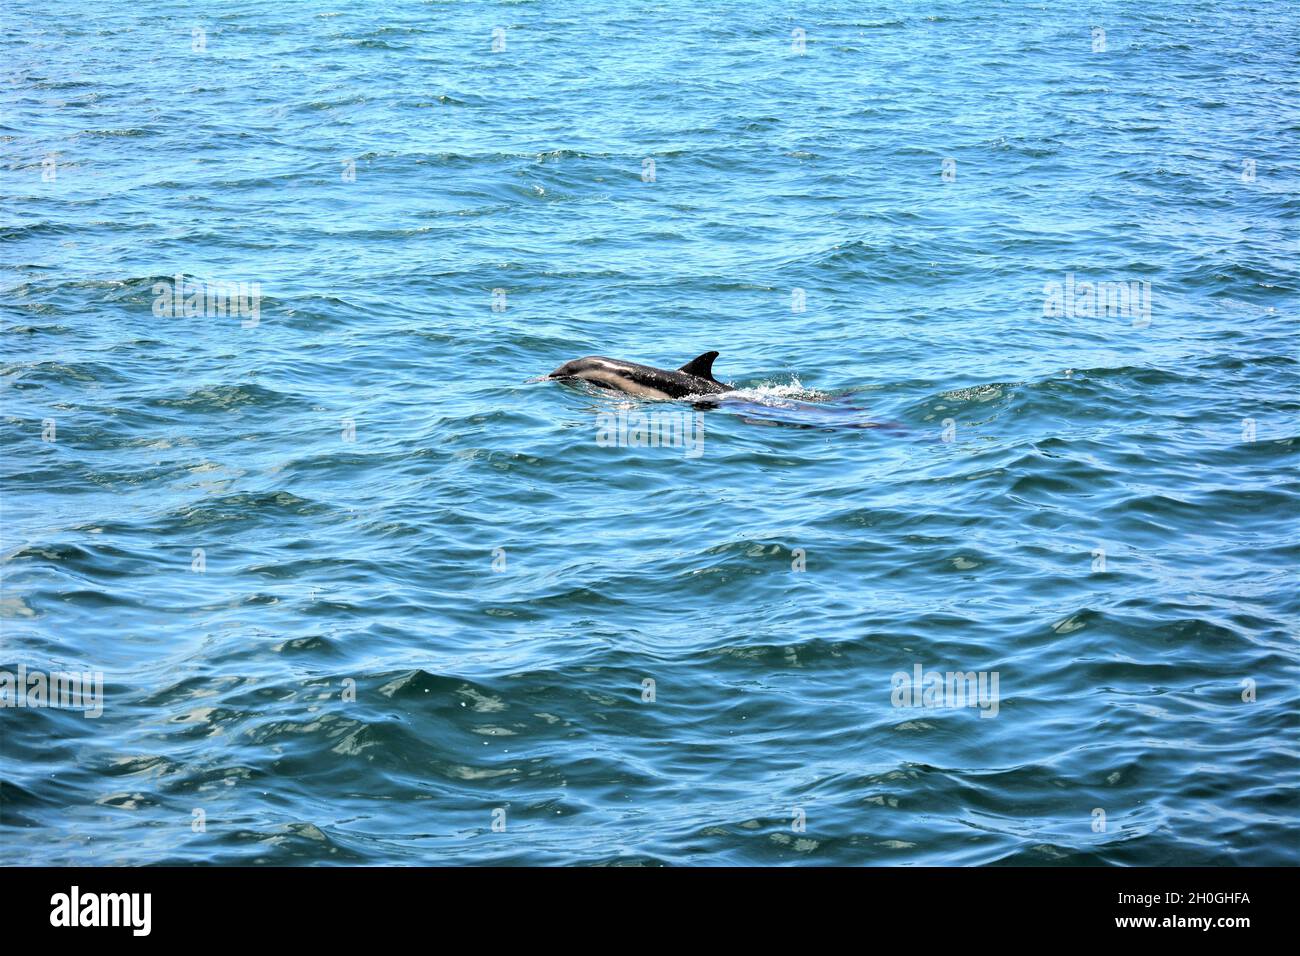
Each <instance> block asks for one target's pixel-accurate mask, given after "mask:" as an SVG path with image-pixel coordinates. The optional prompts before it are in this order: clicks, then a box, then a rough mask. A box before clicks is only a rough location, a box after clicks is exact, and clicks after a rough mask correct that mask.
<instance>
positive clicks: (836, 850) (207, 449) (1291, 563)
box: [0, 0, 1300, 865]
mask: <svg viewBox="0 0 1300 956" xmlns="http://www.w3.org/2000/svg"><path fill="white" fill-rule="evenodd" d="M1064 6H1070V7H1074V8H1073V9H1063V7H1064ZM1294 13H1295V11H1294V7H1293V6H1292V5H1291V4H1289V3H1286V2H1282V0H1261V2H1258V3H1252V4H1246V5H1228V6H1224V5H1221V4H1216V3H1213V2H1208V0H1207V2H1191V0H1167V2H1155V3H1145V4H1134V3H1124V2H1095V3H1088V4H1083V5H1079V6H1077V7H1075V5H1057V4H1049V3H1042V4H1020V3H997V2H992V0H964V2H960V3H959V2H950V0H937V2H896V3H887V4H886V3H847V2H827V3H819V4H810V3H795V4H777V3H770V2H745V3H740V2H719V3H705V4H698V3H686V2H677V0H669V2H661V3H652V4H630V5H629V4H604V3H596V2H591V0H556V2H548V3H543V2H516V3H487V2H463V3H461V2H457V3H452V2H447V3H439V2H414V0H401V2H382V3H367V4H340V5H337V6H335V7H332V8H331V7H315V6H312V5H308V4H301V3H292V2H258V3H253V2H231V3H222V4H210V5H204V6H203V7H202V8H196V7H195V6H193V5H191V4H186V3H169V2H149V0H146V2H141V3H133V4H120V5H119V4H91V3H72V4H66V5H60V6H59V7H58V8H57V9H51V8H50V7H48V5H45V4H37V3H33V2H30V0H6V2H5V3H4V4H3V19H4V26H5V29H4V31H3V39H2V40H0V60H3V62H4V64H5V67H4V71H5V76H6V78H5V82H4V83H3V84H0V126H2V129H0V133H2V134H3V135H0V159H3V162H2V163H0V184H2V185H0V194H2V195H3V196H4V197H5V199H4V202H3V206H2V211H0V215H2V216H3V219H2V220H0V238H2V239H3V242H2V243H0V254H2V256H3V270H2V272H0V283H2V285H0V288H2V290H3V292H2V295H0V310H2V319H0V321H2V323H3V337H2V341H3V344H4V368H3V386H2V387H0V388H2V390H0V396H2V398H0V401H2V416H0V418H2V428H0V434H2V439H0V440H2V441H3V465H2V468H3V500H2V507H3V511H2V528H0V551H2V555H3V565H2V566H0V567H2V570H3V578H2V584H3V593H2V595H0V598H2V600H0V609H2V611H3V622H2V630H0V635H2V643H0V671H3V672H5V673H9V674H14V675H16V674H17V673H18V672H19V669H20V668H22V669H23V670H24V673H27V674H29V675H30V673H32V672H35V673H44V674H48V675H52V674H54V673H55V672H71V671H76V672H79V673H80V672H85V673H88V674H102V681H103V684H102V698H101V699H100V700H99V704H100V705H101V706H102V713H101V714H99V715H98V716H86V713H85V712H84V711H79V710H77V709H76V708H75V707H71V706H63V707H48V706H25V707H22V708H16V707H15V708H10V709H4V710H0V755H2V756H3V768H4V771H3V774H2V775H0V777H2V780H0V847H2V848H3V850H4V854H5V858H6V859H7V860H8V861H11V862H18V863H33V864H34V863H81V864H86V863H96V864H144V863H191V862H193V863H218V864H254V863H272V864H286V863H304V864H307V863H326V864H329V863H340V864H342V863H365V864H376V863H394V864H417V863H432V864H443V863H512V864H572V863H583V864H801V863H803V864H879V865H927V864H928V865H933V864H943V865H966V864H991V863H1003V864H1006V863H1010V864H1037V863H1042V864H1102V863H1105V864H1175V863H1177V864H1278V863H1282V864H1294V863H1296V862H1297V861H1298V859H1300V852H1298V851H1297V847H1298V846H1300V840H1298V839H1297V836H1298V834H1300V798H1298V797H1297V783H1298V782H1300V774H1298V773H1297V767H1298V763H1297V730H1298V729H1300V685H1298V684H1297V677H1298V676H1300V672H1298V670H1297V667H1296V658H1297V636H1298V634H1300V630H1298V627H1297V620H1298V618H1300V597H1298V596H1297V595H1298V594H1300V588H1297V574H1296V567H1297V560H1298V559H1300V533H1298V524H1297V511H1298V509H1297V505H1298V503H1300V479H1298V478H1297V470H1296V465H1297V440H1298V439H1300V430H1298V428H1297V412H1298V411H1300V399H1298V389H1297V385H1298V384H1300V375H1298V374H1297V373H1298V371H1300V366H1298V364H1297V362H1298V359H1300V354H1298V352H1297V287H1298V284H1300V283H1298V282H1297V275H1296V261H1297V255H1296V254H1297V251H1298V244H1297V232H1296V222H1297V214H1298V213H1300V199H1298V194H1300V165H1298V163H1297V159H1296V154H1295V145H1296V141H1297V133H1300V113H1298V112H1297V108H1296V104H1297V103H1300V80H1298V78H1297V59H1296V54H1297V50H1298V49H1300V27H1298V26H1297V19H1296V17H1295V15H1294ZM177 276H181V277H183V278H181V280H180V288H181V292H182V299H181V301H180V302H179V303H177V302H175V301H174V300H173V297H172V293H173V292H174V291H175V289H176V287H177V278H176V277H177ZM1100 283H1105V285H1102V286H1100V288H1099V287H1098V284H1100ZM241 284H242V285H241ZM196 289H197V290H201V291H202V292H203V293H204V294H203V295H202V296H194V295H193V291H194V290H196ZM213 290H215V294H211V293H213ZM222 290H227V291H230V290H235V297H234V299H233V300H225V299H223V298H222V295H223V294H224V293H222ZM186 294H189V295H190V296H191V299H190V301H192V302H193V307H192V308H186V306H187V305H188V304H189V303H188V302H187V301H186V299H185V295H186ZM241 294H242V296H243V297H242V298H241V297H240V295H241ZM200 298H201V301H200ZM218 306H221V308H218ZM227 306H228V307H227ZM241 306H242V308H241ZM708 350H718V351H719V352H720V353H721V354H720V357H719V358H718V360H717V364H716V366H715V372H716V374H717V375H718V377H719V378H721V379H723V380H724V381H727V382H730V383H732V384H734V385H735V386H737V389H738V391H737V392H736V393H735V394H732V395H730V396H728V397H727V398H726V399H724V400H723V401H721V402H718V403H715V404H712V405H707V406H705V405H699V404H696V403H691V402H649V401H640V400H636V399H631V398H628V397H626V396H616V395H614V394H612V393H607V392H601V391H599V390H597V389H591V388H588V387H584V386H574V385H567V384H561V383H558V382H554V381H546V380H544V379H542V376H544V375H545V374H546V373H547V372H549V371H550V370H551V369H553V368H555V367H556V366H557V365H559V364H560V363H561V362H563V361H566V360H568V359H571V358H575V357H577V356H581V355H586V354H592V353H596V354H603V355H609V356H614V357H618V358H625V359H631V360H635V361H639V362H645V363H648V364H652V365H659V366H664V367H673V368H675V367H677V366H678V365H681V364H682V363H684V362H686V361H687V360H688V359H690V358H692V357H694V356H695V355H697V354H700V353H702V352H705V351H708ZM668 428H674V429H675V431H666V430H665V429H668ZM642 437H645V438H651V439H653V440H655V441H658V442H659V443H658V444H650V445H643V444H641V443H640V440H641V438H642ZM679 439H681V440H679ZM931 672H936V673H938V674H939V675H940V679H941V680H942V681H943V686H942V688H939V690H941V691H942V692H941V693H939V694H938V695H937V696H935V695H931V696H929V697H927V696H926V694H925V690H926V689H927V688H928V689H931V690H934V689H935V685H934V684H933V682H932V681H930V679H929V678H928V677H927V675H928V674H930V673H931ZM949 673H954V674H958V673H959V674H979V675H982V680H983V683H982V684H981V683H979V682H978V681H976V682H974V683H970V684H966V683H964V680H965V678H963V677H957V678H955V680H954V682H953V686H954V687H955V688H956V689H957V690H960V689H962V688H963V687H969V688H976V687H978V688H979V689H980V690H981V691H982V692H983V693H982V696H979V697H977V699H976V705H975V706H969V704H970V701H969V699H965V700H963V699H961V698H960V697H954V695H953V694H952V693H951V692H950V691H951V688H950V687H949V682H948V681H947V677H946V675H947V674H949ZM918 674H919V678H920V679H919V681H916V675H918ZM92 683H93V682H92ZM914 683H915V684H917V685H918V686H913V684H914ZM27 686H28V685H26V684H24V690H26V688H27ZM914 691H916V693H913V692H914ZM18 697H19V690H18V688H17V687H16V686H12V687H11V688H10V696H9V697H8V698H6V700H7V702H10V703H17V701H18ZM26 702H28V703H30V702H31V700H30V699H29V700H27V701H26ZM36 702H37V703H39V699H37V701H36ZM83 703H84V701H83ZM927 703H929V704H933V705H935V706H926V704H927Z"/></svg>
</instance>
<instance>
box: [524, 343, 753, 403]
mask: <svg viewBox="0 0 1300 956" xmlns="http://www.w3.org/2000/svg"><path fill="white" fill-rule="evenodd" d="M717 357H718V353H717V352H705V353H704V354H703V355H700V356H697V357H696V358H693V359H691V360H690V361H689V362H687V363H686V364H685V365H683V366H682V367H681V368H679V369H677V370H676V371H670V370H668V369H663V368H654V367H653V366H650V365H638V364H637V363H636V362H624V361H622V360H621V359H612V358H605V357H604V356H603V355H588V356H585V357H584V358H580V359H574V360H573V361H572V362H565V363H564V364H563V365H561V366H560V367H559V368H557V369H556V370H555V371H554V372H552V373H551V374H550V375H548V376H546V377H547V378H556V379H578V380H580V381H583V382H590V383H591V384H592V385H596V386H599V387H600V388H608V389H612V390H614V391H616V392H626V393H627V394H629V395H635V396H637V397H638V398H685V397H686V396H687V395H717V394H719V393H720V392H730V391H732V389H731V387H730V386H727V385H723V384H722V383H721V382H719V381H718V380H717V379H716V378H714V377H713V360H714V359H715V358H717Z"/></svg>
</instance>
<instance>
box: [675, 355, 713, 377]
mask: <svg viewBox="0 0 1300 956" xmlns="http://www.w3.org/2000/svg"><path fill="white" fill-rule="evenodd" d="M717 357H718V353H717V352H705V353H704V354H703V355H697V356H695V358H693V359H691V360H690V361H689V362H687V363H686V364H685V365H683V366H682V367H681V368H679V369H678V370H677V371H679V372H685V373H686V374H687V375H698V376H699V377H700V378H707V379H708V380H709V381H710V382H715V381H717V379H715V378H714V377H713V360H714V359H715V358H717Z"/></svg>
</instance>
